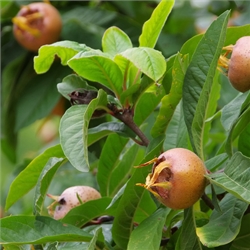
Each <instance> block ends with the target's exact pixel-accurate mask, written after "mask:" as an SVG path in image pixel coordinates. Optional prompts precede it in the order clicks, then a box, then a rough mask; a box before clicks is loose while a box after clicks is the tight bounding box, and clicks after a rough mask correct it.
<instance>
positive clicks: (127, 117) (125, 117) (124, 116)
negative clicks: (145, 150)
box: [114, 109, 149, 146]
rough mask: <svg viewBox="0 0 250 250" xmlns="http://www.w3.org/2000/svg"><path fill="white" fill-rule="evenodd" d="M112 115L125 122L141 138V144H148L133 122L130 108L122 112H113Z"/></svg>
mask: <svg viewBox="0 0 250 250" xmlns="http://www.w3.org/2000/svg"><path fill="white" fill-rule="evenodd" d="M114 117H116V118H117V119H118V120H120V121H122V122H123V123H124V124H126V125H127V126H128V127H129V128H130V129H131V130H132V131H133V132H135V134H136V135H137V136H138V137H139V138H140V139H141V142H142V145H143V146H148V144H149V140H148V138H147V137H146V136H145V135H144V133H143V132H142V131H141V130H140V128H139V127H138V126H137V125H136V124H135V122H134V120H133V112H132V110H131V109H125V110H123V112H122V113H119V112H114Z"/></svg>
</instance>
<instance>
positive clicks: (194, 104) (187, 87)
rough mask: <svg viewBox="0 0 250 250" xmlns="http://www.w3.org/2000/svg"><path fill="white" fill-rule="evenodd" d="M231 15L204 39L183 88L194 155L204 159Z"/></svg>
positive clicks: (194, 56)
mask: <svg viewBox="0 0 250 250" xmlns="http://www.w3.org/2000/svg"><path fill="white" fill-rule="evenodd" d="M228 16H229V11H226V12H224V13H223V14H222V15H221V16H219V17H218V19H217V20H216V21H214V22H213V23H212V24H211V26H210V27H209V28H208V30H207V32H206V33H205V34H204V36H203V37H202V39H201V41H200V43H199V45H198V47H197V49H196V51H195V53H194V55H193V58H192V61H191V63H190V65H189V67H188V69H187V73H186V76H185V79H184V86H183V93H184V95H183V108H184V117H185V121H186V124H187V128H188V130H189V134H190V137H191V138H190V139H191V142H192V145H193V148H194V151H195V152H196V153H197V154H198V155H199V156H200V157H201V158H202V159H203V139H204V138H203V133H204V128H205V121H206V118H207V117H206V115H207V110H208V106H209V99H210V98H212V97H211V95H210V90H211V88H212V84H213V77H214V75H215V72H216V68H217V62H218V59H219V56H220V53H221V50H222V47H223V45H224V41H225V37H226V27H227V20H228Z"/></svg>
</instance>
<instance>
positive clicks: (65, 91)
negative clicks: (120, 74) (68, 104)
mask: <svg viewBox="0 0 250 250" xmlns="http://www.w3.org/2000/svg"><path fill="white" fill-rule="evenodd" d="M57 90H58V92H59V93H60V94H61V95H63V96H64V97H65V98H66V99H68V100H70V97H69V94H70V93H72V92H73V91H75V90H78V91H81V90H96V91H97V89H96V88H94V87H92V86H90V85H88V83H87V82H86V81H85V80H84V79H83V78H82V77H80V76H78V75H75V74H71V75H68V76H66V77H65V78H63V80H62V82H61V83H58V84H57Z"/></svg>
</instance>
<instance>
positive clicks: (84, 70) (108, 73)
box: [68, 50, 123, 97]
mask: <svg viewBox="0 0 250 250" xmlns="http://www.w3.org/2000/svg"><path fill="white" fill-rule="evenodd" d="M68 65H69V66H70V67H71V68H72V69H73V70H74V71H75V72H76V73H77V74H79V75H80V76H82V77H84V78H85V79H87V80H90V81H93V82H99V83H101V84H103V85H105V86H106V87H107V88H109V89H110V90H112V91H113V92H114V93H115V94H116V96H117V97H119V96H120V94H121V93H122V83H123V76H122V72H121V70H120V68H119V67H118V65H117V64H116V63H115V62H114V61H113V60H112V59H111V57H110V56H109V55H108V54H107V53H103V52H101V51H97V50H92V51H87V52H80V53H78V54H77V55H75V56H74V57H73V58H72V59H71V60H69V61H68Z"/></svg>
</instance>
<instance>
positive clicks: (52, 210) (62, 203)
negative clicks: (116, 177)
mask: <svg viewBox="0 0 250 250" xmlns="http://www.w3.org/2000/svg"><path fill="white" fill-rule="evenodd" d="M47 196H48V197H50V198H52V199H53V200H55V202H53V203H52V204H51V205H50V206H49V207H48V212H49V214H50V215H51V216H53V217H54V219H56V220H59V219H61V218H63V217H64V216H65V215H66V214H67V213H68V212H69V211H70V210H71V209H72V208H74V207H76V206H79V205H81V204H82V203H85V202H87V201H90V200H96V199H99V198H101V195H100V193H99V192H98V191H97V190H95V189H94V188H92V187H88V186H73V187H69V188H67V189H65V190H64V191H63V193H62V194H61V195H60V196H54V195H51V194H47ZM55 206H56V207H55Z"/></svg>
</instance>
